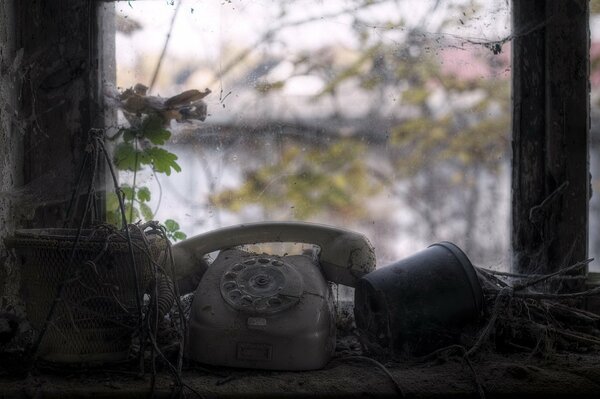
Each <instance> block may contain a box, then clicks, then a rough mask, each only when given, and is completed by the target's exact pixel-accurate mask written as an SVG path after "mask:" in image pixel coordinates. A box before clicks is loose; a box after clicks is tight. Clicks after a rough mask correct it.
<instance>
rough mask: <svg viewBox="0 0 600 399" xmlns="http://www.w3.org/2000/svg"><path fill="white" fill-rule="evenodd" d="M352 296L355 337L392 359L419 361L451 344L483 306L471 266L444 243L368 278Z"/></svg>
mask: <svg viewBox="0 0 600 399" xmlns="http://www.w3.org/2000/svg"><path fill="white" fill-rule="evenodd" d="M354 295H355V297H354V301H355V308H354V314H355V318H356V325H357V327H358V328H359V330H360V331H361V335H362V336H366V338H367V339H368V341H369V342H370V343H372V344H376V345H373V348H376V347H379V348H383V349H384V350H387V351H389V352H390V353H391V354H393V355H394V356H406V355H417V356H420V355H424V354H427V353H430V352H431V351H433V350H435V349H438V348H441V347H443V346H446V345H449V344H452V343H456V342H457V340H458V339H459V337H460V334H461V332H462V331H464V329H465V327H466V326H468V325H469V323H471V322H473V321H474V320H476V319H477V318H478V317H479V316H480V315H481V310H482V303H483V293H482V290H481V285H480V284H479V280H478V279H477V274H476V273H475V269H474V268H473V265H472V264H471V262H470V261H469V259H468V258H467V256H466V255H465V254H464V252H463V251H462V250H461V249H460V248H459V247H457V246H456V245H454V244H452V243H450V242H440V243H437V244H433V245H431V246H430V247H428V248H427V249H425V250H423V251H420V252H418V253H416V254H414V255H412V256H410V257H408V258H406V259H403V260H400V261H398V262H396V263H393V264H391V265H388V266H385V267H382V268H380V269H377V270H375V271H374V272H372V273H369V274H368V275H366V276H364V277H363V278H361V279H360V280H359V282H358V284H357V286H356V289H355V294H354Z"/></svg>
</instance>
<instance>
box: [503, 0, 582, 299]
mask: <svg viewBox="0 0 600 399" xmlns="http://www.w3.org/2000/svg"><path fill="white" fill-rule="evenodd" d="M512 12H513V36H514V40H513V47H512V49H513V141H512V148H513V160H512V170H513V174H512V247H513V269H514V270H515V271H516V272H519V273H548V272H553V271H556V270H558V269H560V268H564V267H566V266H569V265H571V264H573V263H575V262H578V261H582V260H585V259H586V258H587V248H588V203H589V196H590V177H589V155H588V147H589V112H590V111H589V44H590V38H589V6H588V1H587V0H569V1H561V0H518V1H513V3H512ZM583 273H585V271H583ZM574 281H575V280H574ZM555 288H558V287H555ZM581 288H583V281H581V280H578V281H577V282H576V283H574V284H568V285H563V289H564V290H577V289H581Z"/></svg>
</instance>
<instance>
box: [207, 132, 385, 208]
mask: <svg viewBox="0 0 600 399" xmlns="http://www.w3.org/2000/svg"><path fill="white" fill-rule="evenodd" d="M365 152H366V146H365V145H364V144H361V143H360V142H357V141H356V140H352V139H343V140H339V141H336V142H334V143H333V144H331V145H330V146H328V147H327V148H325V149H321V148H310V149H307V148H301V147H300V146H296V145H290V146H288V147H287V148H285V149H284V150H283V151H282V154H281V159H280V161H279V162H278V163H277V164H275V165H271V166H266V167H262V168H259V169H255V170H249V171H247V172H246V174H245V176H244V183H243V184H242V185H241V186H240V187H238V188H234V189H228V190H225V191H222V192H220V193H219V194H217V195H216V196H214V197H213V198H212V202H213V203H214V204H215V205H216V206H220V207H224V208H227V209H230V210H232V211H239V210H240V209H241V208H242V207H243V206H245V205H247V204H249V203H258V204H260V205H261V206H263V207H264V208H266V209H267V210H273V209H277V208H281V207H287V208H290V209H291V210H292V213H293V214H294V215H295V216H296V217H297V218H299V219H307V218H310V217H311V216H314V215H316V214H319V213H320V212H323V211H327V212H329V213H331V214H334V215H335V216H337V217H341V218H344V217H351V218H360V217H364V216H365V208H364V206H363V201H364V200H365V198H369V197H371V196H373V195H375V194H377V192H378V191H380V189H381V186H380V184H378V182H376V181H374V180H373V179H372V178H371V175H370V174H369V170H368V168H367V165H366V163H365V162H364V157H365Z"/></svg>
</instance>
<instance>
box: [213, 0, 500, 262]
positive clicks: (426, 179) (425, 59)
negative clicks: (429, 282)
mask: <svg viewBox="0 0 600 399" xmlns="http://www.w3.org/2000/svg"><path fill="white" fill-rule="evenodd" d="M379 3H382V2H381V1H380V2H376V1H364V0H361V1H354V2H353V3H352V4H353V5H354V8H353V10H354V11H352V13H351V15H352V16H353V18H354V24H353V31H354V33H355V35H356V38H357V42H358V43H359V45H358V46H357V47H356V49H354V52H353V53H352V54H349V55H347V56H346V57H344V62H339V61H337V60H335V59H334V58H332V57H331V56H327V54H328V53H327V52H326V51H321V52H313V53H303V54H298V55H297V57H296V59H295V63H294V68H295V71H296V74H297V75H302V74H308V73H311V74H316V75H318V76H320V77H321V78H323V79H324V80H325V81H326V84H325V85H324V87H323V88H322V90H321V91H320V92H319V93H318V94H317V95H316V96H315V101H316V100H318V99H322V98H325V97H329V98H331V99H332V101H333V102H334V103H336V99H338V96H340V95H341V94H340V93H341V91H342V90H341V88H342V86H343V85H354V86H355V87H357V90H362V91H365V92H371V93H375V94H377V95H376V96H374V97H375V98H376V100H374V101H373V102H372V103H371V104H369V112H368V119H369V120H370V121H373V126H381V123H379V122H381V121H387V122H388V128H387V129H388V131H387V134H386V135H387V138H386V141H385V143H383V145H381V146H380V149H379V152H378V154H377V157H376V158H377V159H376V164H377V167H371V166H369V161H368V160H369V158H370V157H369V155H368V150H367V147H366V146H365V145H364V144H363V143H364V142H369V141H370V139H371V137H368V136H363V137H357V138H354V139H347V138H338V139H336V140H332V141H331V144H329V145H327V146H323V145H322V144H317V143H315V145H314V147H312V148H308V149H306V150H305V151H304V150H302V147H305V146H306V145H307V144H306V143H305V142H298V143H296V144H289V143H288V145H287V147H286V148H285V150H284V151H283V152H282V154H281V156H280V159H279V162H278V163H276V164H274V165H269V166H261V167H258V168H256V169H253V170H250V171H246V172H245V180H244V183H243V184H242V185H241V186H240V187H238V188H233V189H227V190H225V191H222V192H220V193H218V194H216V195H215V196H213V198H212V201H213V202H214V204H215V205H217V206H219V207H223V208H225V209H229V210H231V211H239V210H240V209H241V208H243V207H244V206H245V205H249V204H258V205H260V206H262V207H264V208H266V209H275V208H281V209H284V208H286V207H289V208H294V211H295V212H294V215H295V216H296V217H297V218H300V219H304V218H308V217H312V216H315V215H319V214H334V215H338V216H342V217H351V218H355V219H356V218H361V217H365V216H366V215H365V212H366V207H365V206H364V205H365V204H367V203H368V202H369V201H370V199H371V198H372V197H373V196H374V195H376V194H378V193H381V192H382V191H385V192H388V194H390V195H396V196H397V197H398V198H399V199H402V200H403V201H404V203H405V204H408V205H409V206H411V207H413V208H414V210H415V211H417V214H418V215H420V216H421V217H422V219H423V220H424V221H425V223H424V224H425V225H427V226H428V232H427V234H428V235H430V236H434V237H435V235H436V228H437V226H438V225H439V224H440V223H442V222H444V221H446V222H447V220H448V219H456V220H461V221H462V222H464V223H462V225H463V226H464V229H465V234H467V235H469V234H471V233H472V230H473V228H474V225H475V224H476V220H475V219H476V217H477V214H476V211H475V210H476V208H477V206H478V205H479V203H478V201H479V198H480V197H481V195H480V194H481V193H480V192H479V190H480V187H479V184H478V182H479V178H480V176H481V173H483V172H486V173H489V174H492V175H494V174H495V173H497V172H498V171H499V169H500V167H501V166H502V165H503V164H505V163H506V162H507V161H508V159H509V157H508V150H509V123H510V81H509V79H506V78H503V77H499V78H469V77H467V78H465V77H463V76H460V73H458V74H456V73H455V74H452V73H447V72H444V70H443V65H442V63H441V62H440V57H441V53H440V51H439V48H440V46H439V44H438V43H436V37H435V36H431V35H427V34H425V32H424V31H423V27H422V26H421V25H420V24H416V25H413V26H407V25H406V23H405V22H404V21H403V20H402V19H399V18H397V16H390V18H389V20H384V21H370V20H366V19H365V18H366V17H363V16H362V14H361V10H363V9H366V8H368V7H370V6H372V5H375V4H379ZM292 4H293V3H292ZM432 4H433V6H432V10H431V13H432V14H433V13H435V11H436V8H437V7H438V5H439V2H432ZM287 7H291V5H290V4H287V5H286V6H285V7H283V8H284V9H285V8H287ZM455 7H458V9H459V11H460V12H459V14H458V15H462V16H463V18H467V17H468V16H470V15H474V14H476V13H477V12H478V6H477V4H474V3H473V2H463V3H462V5H457V6H455ZM282 13H283V14H285V13H284V12H282ZM453 15H456V13H454V14H453ZM457 22H458V21H450V20H449V19H448V18H446V19H443V20H442V21H441V22H440V27H444V26H447V25H448V24H450V23H457ZM460 22H462V20H461V21H460ZM375 26H377V27H379V28H378V29H374V27H375ZM387 31H390V32H392V31H395V32H398V31H402V32H404V34H403V41H402V42H398V41H396V40H386V37H385V35H384V34H383V33H385V32H387ZM275 37H276V32H271V33H270V38H271V39H272V40H274V38H275ZM503 44H504V42H498V43H479V44H476V43H469V42H468V41H465V48H464V49H463V50H465V51H472V52H473V59H474V60H477V61H478V62H479V63H480V64H481V63H483V64H485V65H486V66H487V68H488V70H489V71H492V72H494V73H497V74H498V75H500V74H501V73H502V72H503V70H504V69H505V68H506V65H503V62H501V61H500V60H498V59H495V58H494V57H500V55H499V54H500V53H501V52H502V50H503V47H502V46H503ZM435 49H438V50H435ZM442 50H444V49H442ZM491 50H493V51H491ZM492 53H493V54H492ZM465 68H469V65H466V66H465ZM284 85H285V82H282V81H277V82H275V84H267V83H265V82H262V81H261V82H259V83H258V84H256V90H257V91H258V92H259V93H260V94H262V95H269V94H271V93H272V91H273V90H280V89H281V88H283V87H284ZM390 93H392V94H393V95H394V97H395V98H396V100H395V101H397V104H395V106H396V107H397V109H403V110H405V111H408V112H403V113H402V116H395V115H394V114H390V113H389V112H387V111H385V109H386V104H385V101H388V99H389V97H390V96H389V94H390ZM338 111H339V110H336V112H334V114H333V115H332V118H338V117H339V115H338V113H339V112H338ZM386 112H387V113H386ZM376 122H377V123H376ZM372 133H373V134H376V133H378V132H375V131H373V132H372ZM379 133H380V132H379ZM361 140H362V141H361ZM407 185H408V187H409V189H408V190H407V189H406V187H407ZM402 187H404V188H405V189H404V190H403V189H401V188H402ZM455 194H456V195H455ZM452 195H455V197H456V196H458V198H459V199H460V200H459V201H454V205H452V206H450V205H449V204H450V201H448V198H449V197H450V196H452ZM424 199H425V202H426V205H425V206H424V204H423V202H424V201H423V200H424ZM467 207H470V208H471V209H467ZM434 213H435V215H434ZM469 229H470V230H469ZM468 249H469V248H467V250H468Z"/></svg>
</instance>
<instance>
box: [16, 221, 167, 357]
mask: <svg viewBox="0 0 600 399" xmlns="http://www.w3.org/2000/svg"><path fill="white" fill-rule="evenodd" d="M131 242H132V248H133V261H132V256H131V252H130V248H129V244H128V240H127V238H126V236H125V233H123V232H118V231H116V230H111V229H94V230H92V229H85V230H82V231H81V234H80V235H79V237H78V234H77V230H76V229H30V230H19V231H17V232H16V233H15V235H14V236H12V237H9V238H7V239H5V243H6V246H7V247H8V248H10V249H13V250H14V253H15V255H16V256H17V257H18V258H19V260H20V262H21V279H22V282H21V287H22V294H23V298H24V300H25V302H26V310H27V315H28V318H29V321H30V322H31V324H32V326H33V327H34V328H35V329H36V332H37V334H38V337H41V341H39V346H38V347H37V348H36V355H37V356H38V357H39V358H41V359H43V360H47V361H52V362H81V363H96V362H113V361H120V360H124V359H126V358H127V357H128V355H129V350H130V348H131V343H132V336H133V333H134V332H135V331H136V328H138V326H139V320H140V316H141V312H140V303H141V302H142V299H143V298H142V295H143V294H144V292H145V291H146V288H147V287H148V285H149V283H150V281H151V280H152V278H153V276H154V273H155V270H156V269H155V268H154V266H155V265H156V264H155V263H153V260H154V261H158V260H159V259H160V258H161V257H163V256H164V253H165V248H166V245H167V243H166V241H165V239H164V238H162V237H161V236H159V235H158V234H145V236H144V237H142V235H141V234H140V233H139V232H137V233H134V232H131ZM134 265H135V267H134ZM136 283H137V284H138V287H137V289H136ZM53 304H54V306H53ZM40 334H42V335H41V336H40Z"/></svg>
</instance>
